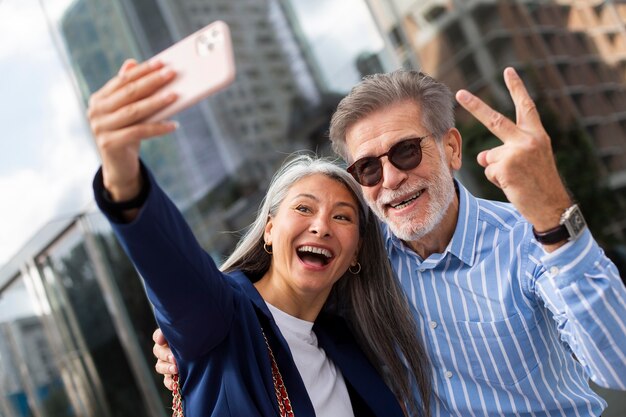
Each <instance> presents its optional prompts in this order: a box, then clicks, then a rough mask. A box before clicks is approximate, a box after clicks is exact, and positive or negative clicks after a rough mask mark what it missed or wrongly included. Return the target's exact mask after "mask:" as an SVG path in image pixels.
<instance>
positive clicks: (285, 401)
mask: <svg viewBox="0 0 626 417" xmlns="http://www.w3.org/2000/svg"><path fill="white" fill-rule="evenodd" d="M261 332H262V333H263V339H265V346H267V352H268V354H269V356H270V362H271V365H272V380H273V381H274V392H275V393H276V400H277V401H278V409H279V410H280V417H295V416H294V413H293V408H292V407H291V401H290V400H289V395H287V387H285V384H284V382H283V377H282V375H281V374H280V371H279V370H278V364H277V363H276V359H274V352H272V348H271V347H270V344H269V342H268V341H267V337H266V336H265V332H263V329H261ZM172 380H173V385H172V417H183V397H182V395H181V393H180V384H179V382H178V374H176V375H174V376H173V377H172Z"/></svg>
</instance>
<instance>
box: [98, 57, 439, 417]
mask: <svg viewBox="0 0 626 417" xmlns="http://www.w3.org/2000/svg"><path fill="white" fill-rule="evenodd" d="M168 74H170V75H168ZM172 78H173V75H172V74H171V73H169V72H168V71H166V70H163V68H161V65H159V64H158V63H157V64H154V63H151V64H145V63H144V64H139V65H137V64H135V63H134V62H130V63H126V64H125V65H124V66H123V67H122V70H121V75H119V76H117V77H115V78H114V79H112V80H111V81H110V82H109V83H107V85H105V86H104V87H103V88H102V89H101V90H100V91H98V92H97V93H95V94H94V95H93V97H92V99H91V101H90V109H89V118H90V122H91V126H92V130H93V132H94V134H95V136H96V142H97V145H98V149H99V151H100V154H101V157H102V168H101V170H99V171H98V173H97V174H96V178H95V179H94V193H95V197H96V201H97V203H98V205H99V207H100V209H101V210H102V211H103V212H104V214H105V215H106V216H107V217H108V219H109V221H110V222H111V224H112V227H113V230H114V231H115V233H116V235H117V236H118V239H119V240H120V242H121V243H122V245H123V247H124V249H125V250H126V252H127V253H128V255H129V256H130V258H131V259H132V261H133V263H134V264H135V266H136V267H137V269H138V271H139V272H140V274H141V276H142V278H143V279H144V280H145V283H146V288H147V292H148V297H149V298H150V301H151V302H152V303H153V305H154V306H155V310H156V318H157V321H158V323H159V325H160V327H161V329H162V331H163V333H164V335H165V337H166V338H167V340H168V342H169V344H170V347H171V349H172V351H173V353H174V356H175V358H176V361H177V364H178V368H179V373H180V379H181V388H182V389H181V391H182V397H183V408H184V414H185V415H186V416H187V417H195V416H198V417H199V416H276V415H280V416H291V415H295V416H298V417H300V416H311V417H312V416H315V415H317V416H333V417H341V416H372V415H375V416H385V417H387V416H402V415H428V409H429V408H428V403H429V397H430V382H429V381H430V379H429V377H428V366H429V365H428V363H427V361H426V359H425V356H424V353H423V349H422V348H421V347H420V346H416V345H415V340H418V339H417V336H416V327H415V324H414V322H413V321H412V320H411V317H412V315H411V314H410V312H409V307H408V304H407V302H406V300H405V298H404V296H403V293H402V291H401V289H400V288H399V286H398V284H397V282H396V280H395V279H394V277H393V275H392V271H391V268H390V265H389V262H388V259H387V256H386V254H385V251H384V248H383V246H382V241H381V237H380V232H379V230H378V225H377V223H376V221H375V219H374V218H372V217H373V216H370V215H369V212H368V208H367V205H366V204H365V202H364V200H363V198H362V196H361V191H360V188H359V186H358V185H357V184H356V183H355V182H354V180H353V179H352V177H351V176H350V175H349V174H348V173H346V172H345V171H344V170H342V169H340V168H339V167H337V166H335V165H334V164H332V163H331V162H328V161H325V160H320V159H314V158H310V157H306V156H300V157H296V158H294V159H292V160H291V161H289V162H288V163H286V164H285V165H284V166H283V167H282V168H281V169H280V171H279V172H278V173H277V174H276V176H275V177H274V179H273V180H272V182H271V185H270V187H269V190H268V192H267V195H266V197H265V199H264V202H263V204H262V207H261V208H260V210H259V213H258V216H257V218H256V220H255V221H254V223H253V224H252V226H251V227H250V229H249V231H248V232H247V233H246V235H245V236H244V237H243V238H242V239H241V240H240V242H239V244H238V246H237V248H236V249H235V251H234V252H233V254H232V255H231V256H230V257H229V258H228V259H227V261H226V262H225V263H224V264H223V265H222V267H221V269H218V268H217V266H216V265H215V263H214V262H213V260H212V259H211V257H210V256H209V255H208V254H207V253H206V252H205V251H204V250H203V249H202V248H201V247H200V245H199V244H198V243H197V241H196V240H195V238H194V236H193V234H192V232H191V230H190V229H189V227H188V225H187V224H186V223H185V221H184V219H183V217H182V215H181V214H180V212H179V211H178V209H177V208H176V207H175V206H174V204H173V203H172V202H171V201H170V200H169V199H168V197H167V196H166V195H165V193H164V192H163V191H162V190H161V189H160V188H159V186H158V184H157V183H156V182H155V180H154V178H153V176H152V175H151V173H150V171H149V170H148V168H146V167H145V166H144V165H143V164H141V162H140V160H139V148H140V143H141V140H142V139H145V138H148V137H151V136H155V135H159V134H163V133H166V132H168V131H171V130H172V129H173V128H175V126H174V125H173V124H172V123H170V122H157V123H146V122H142V120H145V118H146V117H147V116H149V115H150V114H153V113H155V112H156V111H158V110H160V109H161V108H163V107H164V106H166V105H168V104H169V103H171V102H172V101H173V100H175V97H174V98H172V97H161V96H159V95H158V94H154V92H155V91H157V90H158V89H159V87H161V86H162V85H164V84H165V83H167V82H168V81H169V80H171V79H172ZM415 384H417V387H416V386H415ZM416 391H417V392H419V395H418V396H417V397H416V396H415V392H416Z"/></svg>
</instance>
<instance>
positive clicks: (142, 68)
mask: <svg viewBox="0 0 626 417" xmlns="http://www.w3.org/2000/svg"><path fill="white" fill-rule="evenodd" d="M123 66H124V64H123V65H122V67H123ZM163 66H164V64H163V63H162V62H161V61H158V60H150V61H146V62H142V63H141V64H137V65H136V66H134V67H131V68H129V69H128V70H127V71H122V70H121V69H120V71H119V73H118V75H117V76H115V77H113V78H111V79H110V80H109V81H108V82H107V83H106V84H104V86H103V87H102V88H101V89H100V90H98V92H97V94H98V95H103V96H108V95H110V94H111V93H113V92H114V91H117V90H118V89H119V88H120V87H122V86H124V85H126V84H128V83H130V82H133V81H135V80H138V79H139V78H141V77H143V76H144V75H146V74H149V73H151V72H154V71H158V70H160V69H161V68H163Z"/></svg>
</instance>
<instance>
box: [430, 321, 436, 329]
mask: <svg viewBox="0 0 626 417" xmlns="http://www.w3.org/2000/svg"><path fill="white" fill-rule="evenodd" d="M430 328H431V329H436V328H437V322H436V321H431V322H430Z"/></svg>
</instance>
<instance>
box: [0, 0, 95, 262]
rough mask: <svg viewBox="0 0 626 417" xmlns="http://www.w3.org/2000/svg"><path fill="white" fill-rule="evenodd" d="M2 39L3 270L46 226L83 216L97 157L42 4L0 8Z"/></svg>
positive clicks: (24, 0) (11, 2)
mask: <svg viewBox="0 0 626 417" xmlns="http://www.w3.org/2000/svg"><path fill="white" fill-rule="evenodd" d="M47 3H50V7H52V6H54V7H60V8H61V9H62V8H63V7H64V5H65V6H66V5H67V3H68V2H67V1H66V0H54V1H49V2H47ZM58 10H59V9H55V10H49V12H50V14H51V15H52V16H54V15H55V13H58ZM0 39H2V40H3V41H2V42H0V74H1V76H0V126H2V127H3V130H4V131H3V133H2V135H0V268H1V267H2V266H3V265H4V264H5V263H6V262H7V261H8V260H9V259H10V257H12V256H13V255H15V254H16V253H17V251H18V250H19V249H20V248H22V247H23V245H24V244H25V243H26V242H27V241H28V240H29V239H30V238H31V237H32V236H33V235H34V234H35V233H36V232H37V231H38V230H39V229H40V228H42V227H43V226H44V225H45V224H46V223H47V222H49V221H51V220H53V219H58V218H63V217H68V216H72V215H74V214H76V213H78V212H81V211H83V210H84V209H85V207H86V206H87V204H88V203H89V202H90V201H91V192H90V180H91V177H92V175H93V173H94V172H95V169H96V168H97V166H98V157H97V152H96V151H95V147H94V146H93V143H92V139H91V136H90V134H89V130H88V126H87V124H86V120H85V117H84V116H83V115H84V114H85V109H84V108H83V107H82V104H81V103H80V102H79V100H78V99H77V95H76V94H75V93H74V90H73V86H72V81H71V78H70V77H69V76H68V74H67V72H66V71H65V70H64V67H63V65H62V61H61V60H60V58H59V55H58V52H57V49H56V48H55V47H54V44H53V43H52V40H51V39H52V38H51V36H50V33H49V31H48V27H47V24H46V20H45V18H44V15H43V13H42V10H41V8H40V3H39V2H38V1H36V0H2V1H0Z"/></svg>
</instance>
